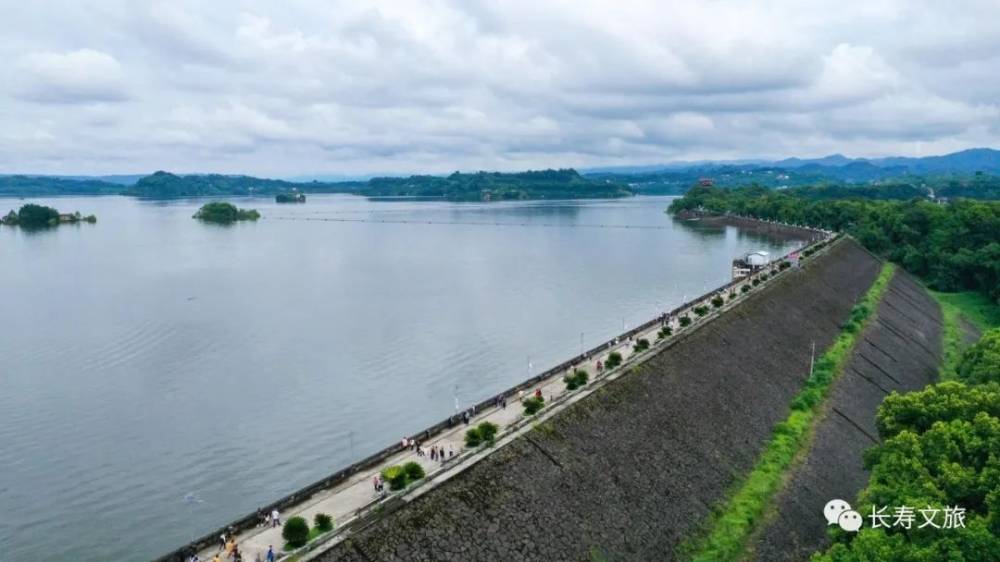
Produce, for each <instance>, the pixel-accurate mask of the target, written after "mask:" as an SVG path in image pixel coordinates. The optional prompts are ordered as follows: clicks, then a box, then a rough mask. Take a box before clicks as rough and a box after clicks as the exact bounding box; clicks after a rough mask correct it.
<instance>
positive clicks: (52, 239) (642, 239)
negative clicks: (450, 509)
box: [0, 195, 794, 562]
mask: <svg viewBox="0 0 1000 562" xmlns="http://www.w3.org/2000/svg"><path fill="white" fill-rule="evenodd" d="M232 201H233V202H234V203H236V204H237V205H238V206H240V207H251V208H257V209H258V210H260V212H261V213H262V215H263V216H264V218H263V219H261V220H259V221H256V222H241V223H238V224H235V225H232V226H231V227H229V228H219V227H217V226H215V225H208V224H204V223H201V222H199V221H196V220H193V219H192V218H191V216H192V215H193V214H194V212H195V211H196V210H197V208H198V207H199V206H200V205H202V204H203V203H204V202H205V200H204V199H192V200H182V201H169V202H165V201H140V200H135V199H128V198H121V197H103V198H66V199H58V200H54V201H53V200H49V201H41V202H42V203H51V204H53V205H54V206H55V207H57V208H73V209H81V211H85V212H86V213H88V214H89V213H94V214H96V215H97V217H98V221H99V222H98V223H97V224H96V225H64V226H60V227H58V228H56V229H51V230H47V231H44V232H38V233H28V232H24V231H22V230H19V229H12V228H6V227H4V228H0V257H2V263H3V273H2V275H0V294H2V295H3V296H4V298H3V308H2V316H3V322H2V323H0V359H2V362H3V366H2V369H3V370H2V382H3V385H4V392H2V393H0V443H2V444H3V446H2V447H0V466H3V467H4V469H3V470H2V471H0V505H3V506H4V508H5V509H4V512H5V513H4V515H5V516H4V517H3V518H0V544H4V545H6V546H5V548H6V550H7V551H6V552H5V556H7V557H8V558H10V559H13V560H22V559H30V558H33V557H35V556H36V555H37V554H38V553H39V552H44V553H45V555H44V558H45V559H46V560H56V561H61V560H65V561H69V560H73V561H78V560H81V561H95V562H96V561H107V560H144V559H148V558H150V557H152V556H154V555H156V554H159V553H162V552H164V551H166V550H169V549H170V548H172V547H174V546H177V545H178V544H181V543H183V542H184V541H186V540H188V539H190V538H192V537H194V536H197V535H201V534H203V533H204V532H207V531H209V530H211V529H214V528H215V527H217V526H219V525H220V524H223V523H224V522H226V521H229V520H230V519H233V518H234V517H236V516H240V515H243V514H245V513H248V512H251V511H253V510H254V509H255V508H256V507H257V506H258V505H261V504H263V503H266V502H267V501H269V500H273V499H275V498H277V497H279V496H281V495H284V494H286V493H288V492H290V491H292V490H294V489H297V488H299V487H301V486H303V485H305V484H308V483H309V482H312V481H314V480H316V479H318V478H321V477H323V476H326V475H327V474H329V473H331V472H333V471H335V470H336V469H337V468H339V467H341V466H343V465H345V464H346V463H348V462H350V461H352V460H354V459H358V458H361V457H362V456H365V455H367V454H370V453H372V452H374V451H376V450H378V449H380V448H382V447H384V446H386V445H388V444H390V443H392V442H394V441H396V440H397V439H398V438H399V437H400V436H401V435H403V434H406V433H409V432H411V431H415V430H417V429H420V428H423V427H425V426H427V425H429V424H431V423H433V422H435V421H437V420H439V419H441V418H443V417H445V416H446V415H448V414H449V413H450V412H452V411H453V409H454V403H455V401H456V400H457V401H458V402H459V403H460V404H461V405H468V404H470V403H472V402H475V401H478V400H480V399H483V398H484V397H488V396H490V395H491V394H494V393H496V392H497V391H499V390H501V389H504V388H507V387H509V386H511V385H512V384H515V383H517V382H519V381H520V380H523V379H524V378H526V377H527V376H529V375H531V374H536V373H537V372H539V371H540V370H541V369H544V368H546V367H548V366H550V365H554V364H557V363H559V362H561V361H562V360H564V359H566V358H568V357H570V356H572V355H575V354H576V353H579V351H580V339H581V333H582V334H583V339H584V343H585V345H586V346H587V347H590V346H593V345H596V344H597V343H599V342H600V341H602V340H605V339H607V338H609V337H611V336H613V335H614V334H616V333H619V332H620V331H621V329H622V327H623V325H624V326H626V327H627V326H634V325H636V324H637V323H639V322H642V321H645V320H646V319H648V318H650V317H652V316H654V315H655V314H657V313H658V312H659V311H662V310H666V309H669V308H671V307H672V306H675V305H677V304H679V303H680V302H681V300H682V299H683V298H685V297H687V298H690V297H691V296H693V295H696V294H699V293H702V292H704V291H705V290H707V289H709V288H710V287H713V286H716V285H720V284H722V283H725V282H726V281H728V276H729V270H730V268H729V266H730V260H731V259H732V258H733V257H734V256H737V255H739V254H742V253H744V252H746V251H748V250H751V249H764V250H768V251H771V252H772V253H780V252H783V251H786V250H788V249H790V248H791V247H793V246H794V244H793V243H789V242H779V241H773V240H769V239H767V238H765V237H762V236H760V235H757V234H746V235H744V234H742V233H741V232H740V231H739V230H737V229H735V228H732V227H727V228H703V227H692V226H688V225H678V223H676V222H674V221H672V220H671V219H670V217H668V216H667V215H665V214H664V213H663V210H664V209H665V208H666V206H667V204H668V202H669V200H668V199H665V198H632V199H624V200H613V201H571V202H523V203H522V202H502V203H493V204H482V203H448V202H444V201H440V200H435V201H412V200H404V199H393V200H388V201H379V202H372V201H369V200H366V199H362V198H357V197H352V196H343V195H334V196H322V195H310V196H309V199H308V202H307V203H306V204H304V205H278V204H276V203H274V201H273V199H233V200H232ZM19 205H20V202H18V201H15V200H0V208H6V207H17V206H19ZM338 217H339V218H355V219H363V220H369V219H372V220H376V221H377V220H379V219H386V220H388V219H393V220H396V221H397V222H326V221H322V220H300V219H323V218H338ZM625 227H628V228H625ZM529 364H530V365H531V367H529ZM53 537H58V540H55V541H54V540H52V538H53ZM123 537H125V538H127V539H123Z"/></svg>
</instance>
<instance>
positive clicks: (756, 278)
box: [750, 277, 760, 287]
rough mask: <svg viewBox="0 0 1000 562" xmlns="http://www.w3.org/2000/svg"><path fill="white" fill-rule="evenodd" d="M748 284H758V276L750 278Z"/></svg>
mask: <svg viewBox="0 0 1000 562" xmlns="http://www.w3.org/2000/svg"><path fill="white" fill-rule="evenodd" d="M750 284H751V285H753V286H754V287H756V286H757V285H760V277H754V278H753V279H751V280H750Z"/></svg>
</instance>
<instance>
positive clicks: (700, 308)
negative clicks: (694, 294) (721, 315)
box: [694, 305, 708, 316]
mask: <svg viewBox="0 0 1000 562" xmlns="http://www.w3.org/2000/svg"><path fill="white" fill-rule="evenodd" d="M694 313H695V314H697V315H698V316H704V315H706V314H708V307H707V306H704V305H702V306H696V307H694Z"/></svg>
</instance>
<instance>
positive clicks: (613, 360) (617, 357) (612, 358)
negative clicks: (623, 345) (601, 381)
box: [604, 351, 622, 369]
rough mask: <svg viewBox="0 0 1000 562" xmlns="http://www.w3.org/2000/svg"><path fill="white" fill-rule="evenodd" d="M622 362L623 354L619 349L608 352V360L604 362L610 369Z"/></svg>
mask: <svg viewBox="0 0 1000 562" xmlns="http://www.w3.org/2000/svg"><path fill="white" fill-rule="evenodd" d="M621 364H622V354H621V353H618V352H617V351H612V352H611V353H609V354H608V360H607V361H605V362H604V366H605V367H607V368H608V369H614V368H615V367H617V366H618V365H621Z"/></svg>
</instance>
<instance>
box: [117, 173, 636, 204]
mask: <svg viewBox="0 0 1000 562" xmlns="http://www.w3.org/2000/svg"><path fill="white" fill-rule="evenodd" d="M292 190H298V191H301V192H305V193H354V194H357V195H365V196H373V197H374V196H383V197H384V196H392V197H401V196H411V197H441V198H444V199H448V200H452V201H481V200H489V201H497V200H509V199H580V198H608V197H622V196H627V195H631V194H632V193H633V192H632V190H630V189H629V188H628V186H626V185H624V184H621V183H618V182H614V181H610V180H605V179H589V178H585V177H583V176H581V175H580V174H578V173H577V172H576V170H539V171H528V172H516V173H499V172H477V173H472V174H467V173H460V172H455V173H454V174H451V175H450V176H410V177H405V178H396V177H383V178H372V179H370V180H368V181H353V182H328V183H323V182H315V181H314V182H309V183H295V182H289V181H284V180H271V179H260V178H254V177H250V176H224V175H218V174H209V175H187V176H179V175H175V174H171V173H168V172H162V171H161V172H156V173H154V174H152V175H150V176H147V177H144V178H142V179H141V180H139V181H138V182H136V184H135V185H134V186H131V187H129V188H126V189H125V190H124V193H125V194H126V195H134V196H137V197H152V198H173V197H201V196H227V195H275V194H277V193H287V192H290V191H292Z"/></svg>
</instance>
